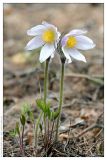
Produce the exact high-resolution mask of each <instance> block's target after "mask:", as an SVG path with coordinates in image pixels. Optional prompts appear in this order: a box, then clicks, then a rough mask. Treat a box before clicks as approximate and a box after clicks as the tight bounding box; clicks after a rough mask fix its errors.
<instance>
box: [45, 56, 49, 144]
mask: <svg viewBox="0 0 107 160" xmlns="http://www.w3.org/2000/svg"><path fill="white" fill-rule="evenodd" d="M49 60H50V58H48V59H47V60H46V65H45V71H44V103H45V105H46V99H47V90H48V65H49ZM44 129H45V136H44V139H45V141H46V115H45V113H44Z"/></svg>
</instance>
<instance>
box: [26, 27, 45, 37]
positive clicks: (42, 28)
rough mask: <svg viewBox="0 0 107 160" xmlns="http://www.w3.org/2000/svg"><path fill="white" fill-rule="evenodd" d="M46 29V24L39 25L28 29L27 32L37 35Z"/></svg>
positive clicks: (30, 34)
mask: <svg viewBox="0 0 107 160" xmlns="http://www.w3.org/2000/svg"><path fill="white" fill-rule="evenodd" d="M44 29H46V27H45V26H44V25H37V26H35V27H33V28H31V29H29V30H28V31H27V34H28V35H29V36H36V35H40V34H42V33H43V31H44Z"/></svg>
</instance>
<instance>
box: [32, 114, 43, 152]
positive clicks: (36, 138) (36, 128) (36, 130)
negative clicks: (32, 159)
mask: <svg viewBox="0 0 107 160" xmlns="http://www.w3.org/2000/svg"><path fill="white" fill-rule="evenodd" d="M42 115H43V112H41V113H40V115H39V117H38V119H37V122H36V127H34V128H35V129H34V130H35V134H34V145H35V149H36V148H37V142H38V141H37V140H38V127H39V123H40V120H41V117H42Z"/></svg>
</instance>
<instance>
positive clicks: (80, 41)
mask: <svg viewBox="0 0 107 160" xmlns="http://www.w3.org/2000/svg"><path fill="white" fill-rule="evenodd" d="M86 32H87V31H84V30H78V29H75V30H72V31H70V32H69V33H68V34H66V35H65V36H64V37H63V38H62V40H61V46H62V51H63V53H64V55H65V57H66V60H67V62H68V63H71V62H72V60H71V57H72V58H74V59H76V60H79V61H83V62H86V59H85V57H84V56H83V55H82V54H81V53H80V52H79V51H78V49H80V50H88V49H91V48H94V47H95V44H94V43H93V41H92V40H91V39H90V38H88V37H86V36H84V34H85V33H86Z"/></svg>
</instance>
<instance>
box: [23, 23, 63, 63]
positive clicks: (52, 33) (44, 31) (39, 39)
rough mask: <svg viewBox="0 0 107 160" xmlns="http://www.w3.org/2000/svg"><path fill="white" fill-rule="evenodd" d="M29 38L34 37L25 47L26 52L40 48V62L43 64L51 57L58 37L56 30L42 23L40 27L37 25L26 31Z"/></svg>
mask: <svg viewBox="0 0 107 160" xmlns="http://www.w3.org/2000/svg"><path fill="white" fill-rule="evenodd" d="M27 34H28V35H29V36H35V37H34V38H33V39H32V40H30V41H29V42H28V44H27V45H26V48H25V49H26V50H33V49H37V48H39V47H42V46H43V47H42V49H41V51H40V57H39V60H40V62H41V63H42V62H44V61H45V60H46V59H48V58H49V57H51V58H52V57H53V56H54V53H55V48H56V46H57V42H58V39H59V36H60V33H59V32H58V30H57V28H56V27H55V26H54V25H52V24H49V23H47V22H42V24H41V25H37V26H35V27H33V28H31V29H29V30H28V31H27Z"/></svg>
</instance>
